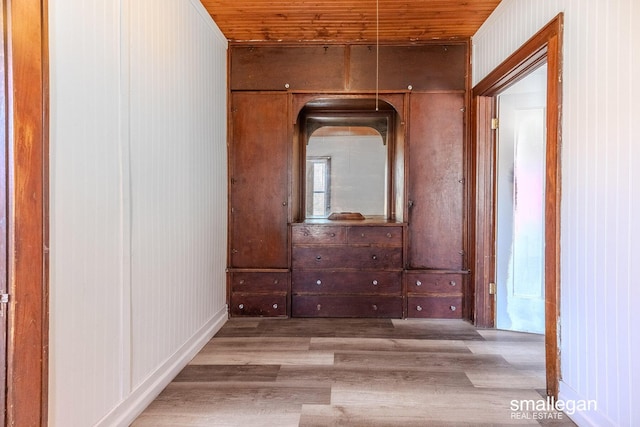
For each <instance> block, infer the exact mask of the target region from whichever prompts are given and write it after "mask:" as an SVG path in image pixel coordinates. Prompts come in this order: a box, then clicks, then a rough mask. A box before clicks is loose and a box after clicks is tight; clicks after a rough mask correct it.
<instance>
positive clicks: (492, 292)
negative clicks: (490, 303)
mask: <svg viewBox="0 0 640 427" xmlns="http://www.w3.org/2000/svg"><path fill="white" fill-rule="evenodd" d="M496 290H497V289H496V284H495V283H493V282H492V283H489V295H495V294H496Z"/></svg>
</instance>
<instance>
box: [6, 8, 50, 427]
mask: <svg viewBox="0 0 640 427" xmlns="http://www.w3.org/2000/svg"><path fill="white" fill-rule="evenodd" d="M46 5H47V2H46V1H41V0H24V1H23V0H21V1H11V0H7V1H5V2H3V7H5V6H6V8H5V10H4V13H5V14H6V15H5V19H6V22H8V23H10V24H9V25H8V28H10V31H9V32H8V34H7V44H8V45H10V50H9V51H10V56H9V57H8V58H7V65H8V68H9V69H10V70H11V73H12V77H13V82H12V83H13V87H11V86H10V87H9V90H10V91H11V93H12V94H13V102H12V103H11V104H9V105H8V117H9V118H10V119H9V122H8V128H9V131H10V134H11V132H12V133H13V138H14V139H13V141H8V144H11V145H12V149H11V151H10V152H11V153H12V157H10V158H9V159H8V162H9V164H11V165H12V167H13V171H12V172H13V175H12V176H11V177H10V179H9V188H8V191H9V198H10V200H12V206H13V209H12V212H11V216H10V218H9V224H10V227H11V229H10V231H9V241H8V248H9V254H8V255H9V265H10V271H9V292H10V294H11V303H10V308H9V317H8V322H9V334H8V371H7V418H6V422H7V425H16V426H38V425H46V422H47V421H46V413H47V412H46V408H47V403H46V401H47V362H48V361H47V351H46V349H47V340H48V336H47V319H48V309H47V281H46V279H45V278H46V276H47V270H46V255H45V253H44V247H45V245H47V244H48V243H47V241H46V233H45V229H46V228H47V226H48V224H47V223H46V221H45V218H46V217H47V214H46V212H45V209H46V204H45V203H44V200H45V194H44V193H45V189H46V187H47V184H46V181H47V179H48V178H47V177H46V176H45V171H46V170H47V161H46V156H47V153H46V150H47V117H48V103H47V100H48V92H47V87H48V81H47V75H48V70H47V28H46V22H47V20H46ZM7 12H9V13H8V14H7Z"/></svg>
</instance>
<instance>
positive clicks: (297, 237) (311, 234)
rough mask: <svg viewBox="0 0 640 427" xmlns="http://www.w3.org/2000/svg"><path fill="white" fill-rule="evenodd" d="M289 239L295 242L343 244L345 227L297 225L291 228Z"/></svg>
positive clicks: (345, 240)
mask: <svg viewBox="0 0 640 427" xmlns="http://www.w3.org/2000/svg"><path fill="white" fill-rule="evenodd" d="M291 241H292V242H295V243H297V244H320V243H325V244H336V245H339V244H344V243H346V242H347V229H346V228H345V227H340V226H337V225H336V226H322V225H307V224H303V225H299V226H295V227H292V228H291Z"/></svg>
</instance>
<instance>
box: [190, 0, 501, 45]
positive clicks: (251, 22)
mask: <svg viewBox="0 0 640 427" xmlns="http://www.w3.org/2000/svg"><path fill="white" fill-rule="evenodd" d="M498 3H499V1H498V0H464V1H449V0H430V1H397V0H380V1H379V3H376V2H370V1H361V0H318V1H314V2H313V3H307V2H296V1H279V2H265V1H258V0H236V1H233V2H229V1H224V0H202V4H203V5H204V7H205V8H206V9H207V10H208V12H209V13H210V14H211V16H212V17H213V19H214V20H215V21H216V23H217V24H218V26H219V27H220V29H221V30H222V32H223V33H224V35H225V36H226V37H227V38H228V39H229V40H232V41H246V42H250V43H256V42H260V41H263V42H264V41H269V42H288V43H291V42H295V43H297V42H309V41H313V42H323V43H326V42H338V43H345V42H354V41H359V42H369V43H371V42H373V41H375V40H376V39H380V40H384V41H395V42H402V43H411V42H417V41H424V40H433V39H438V40H447V39H452V38H454V39H459V38H469V37H471V36H473V35H474V34H475V33H476V31H477V30H478V28H480V25H482V23H483V22H484V21H485V20H486V19H487V17H488V16H489V15H490V14H491V12H493V10H494V9H495V7H496V6H497V5H498ZM376 4H378V8H376ZM376 10H378V16H379V19H376Z"/></svg>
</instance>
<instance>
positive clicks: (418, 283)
mask: <svg viewBox="0 0 640 427" xmlns="http://www.w3.org/2000/svg"><path fill="white" fill-rule="evenodd" d="M406 278H407V293H408V294H409V295H411V294H416V295H425V294H429V295H431V294H439V295H462V290H463V289H462V288H463V286H462V285H463V280H464V275H463V274H448V273H447V274H438V273H411V272H409V273H407V275H406Z"/></svg>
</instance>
